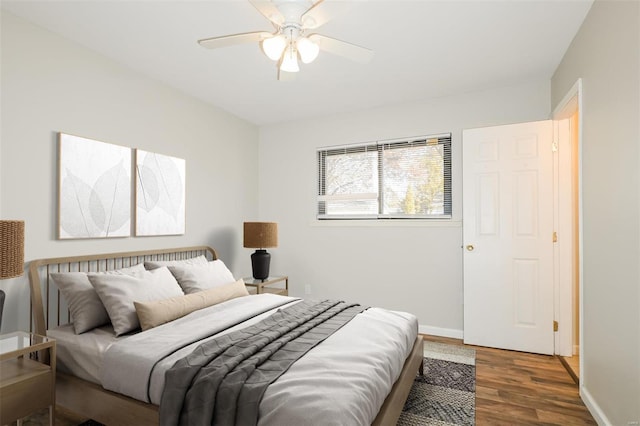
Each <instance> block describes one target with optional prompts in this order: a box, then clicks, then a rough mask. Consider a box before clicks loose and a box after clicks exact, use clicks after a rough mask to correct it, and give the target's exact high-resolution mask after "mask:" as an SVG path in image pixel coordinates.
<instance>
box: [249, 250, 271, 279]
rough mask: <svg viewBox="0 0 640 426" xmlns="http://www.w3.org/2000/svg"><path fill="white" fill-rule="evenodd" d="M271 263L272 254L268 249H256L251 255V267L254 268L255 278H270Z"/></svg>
mask: <svg viewBox="0 0 640 426" xmlns="http://www.w3.org/2000/svg"><path fill="white" fill-rule="evenodd" d="M270 263H271V254H269V253H267V251H266V250H256V251H255V252H254V253H253V254H252V255H251V268H252V269H253V278H255V279H256V280H266V279H267V278H269V264H270Z"/></svg>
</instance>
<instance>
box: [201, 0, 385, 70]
mask: <svg viewBox="0 0 640 426" xmlns="http://www.w3.org/2000/svg"><path fill="white" fill-rule="evenodd" d="M249 2H250V3H251V4H252V5H253V6H254V7H255V8H256V9H257V10H258V12H260V13H261V14H262V15H263V16H264V17H265V18H267V19H268V20H269V21H271V23H272V24H273V26H274V27H275V32H273V33H271V32H267V31H255V32H249V33H240V34H230V35H226V36H220V37H211V38H206V39H202V40H198V43H199V44H200V45H201V46H202V47H206V48H207V49H217V48H220V47H227V46H233V45H236V44H242V43H252V42H259V43H260V46H261V47H262V51H263V52H264V53H265V55H267V57H269V59H271V60H273V61H277V63H278V79H279V80H289V79H292V78H293V76H295V73H297V72H298V71H300V65H299V63H298V58H299V59H300V60H301V61H302V62H303V63H304V64H309V63H311V62H313V61H314V60H315V59H316V58H317V57H318V53H319V52H320V50H323V51H325V52H328V53H332V54H334V55H339V56H342V57H345V58H348V59H351V60H354V61H357V62H361V63H366V62H369V61H370V60H371V58H373V51H372V50H370V49H367V48H365V47H361V46H357V45H355V44H351V43H347V42H345V41H342V40H338V39H335V38H331V37H327V36H324V35H321V34H316V33H313V34H309V32H310V31H312V30H315V29H316V28H318V27H320V26H321V25H324V24H325V23H327V22H328V21H329V20H330V19H331V18H332V17H334V16H336V15H338V14H342V13H344V12H346V9H347V8H348V7H349V5H348V3H347V2H344V1H340V0H333V1H332V0H271V1H270V0H249Z"/></svg>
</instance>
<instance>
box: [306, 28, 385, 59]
mask: <svg viewBox="0 0 640 426" xmlns="http://www.w3.org/2000/svg"><path fill="white" fill-rule="evenodd" d="M309 39H310V40H311V41H313V42H315V43H317V44H318V46H320V49H321V50H324V51H325V52H329V53H333V54H334V55H338V56H342V57H345V58H347V59H351V60H353V61H356V62H360V63H363V64H366V63H367V62H369V61H371V59H373V50H371V49H367V48H366V47H362V46H358V45H356V44H351V43H347V42H346V41H342V40H338V39H337V38H331V37H327V36H323V35H321V34H311V35H310V36H309Z"/></svg>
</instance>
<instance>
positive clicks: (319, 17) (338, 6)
mask: <svg viewBox="0 0 640 426" xmlns="http://www.w3.org/2000/svg"><path fill="white" fill-rule="evenodd" d="M352 7H353V2H347V1H337V0H334V1H331V0H320V1H319V2H317V3H316V4H314V5H313V6H311V8H309V10H307V11H306V12H305V13H304V14H303V15H302V18H301V19H300V21H301V22H302V28H305V29H310V30H313V29H315V28H318V27H320V26H321V25H324V24H326V23H327V22H328V21H329V20H331V19H334V18H337V17H340V16H342V15H346V14H347V12H349V10H350V9H351V8H352Z"/></svg>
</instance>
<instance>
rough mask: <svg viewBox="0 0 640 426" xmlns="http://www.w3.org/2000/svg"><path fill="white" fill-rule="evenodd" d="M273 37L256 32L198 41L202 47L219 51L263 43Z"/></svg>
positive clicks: (262, 32) (269, 34) (264, 32)
mask: <svg viewBox="0 0 640 426" xmlns="http://www.w3.org/2000/svg"><path fill="white" fill-rule="evenodd" d="M272 35H273V34H271V33H268V32H266V31H255V32H252V33H240V34H230V35H226V36H220V37H211V38H205V39H202V40H198V43H199V44H200V46H202V47H206V48H207V49H218V48H220V47H227V46H234V45H236V44H242V43H252V42H256V41H262V40H264V39H266V38H269V37H271V36H272Z"/></svg>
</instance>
